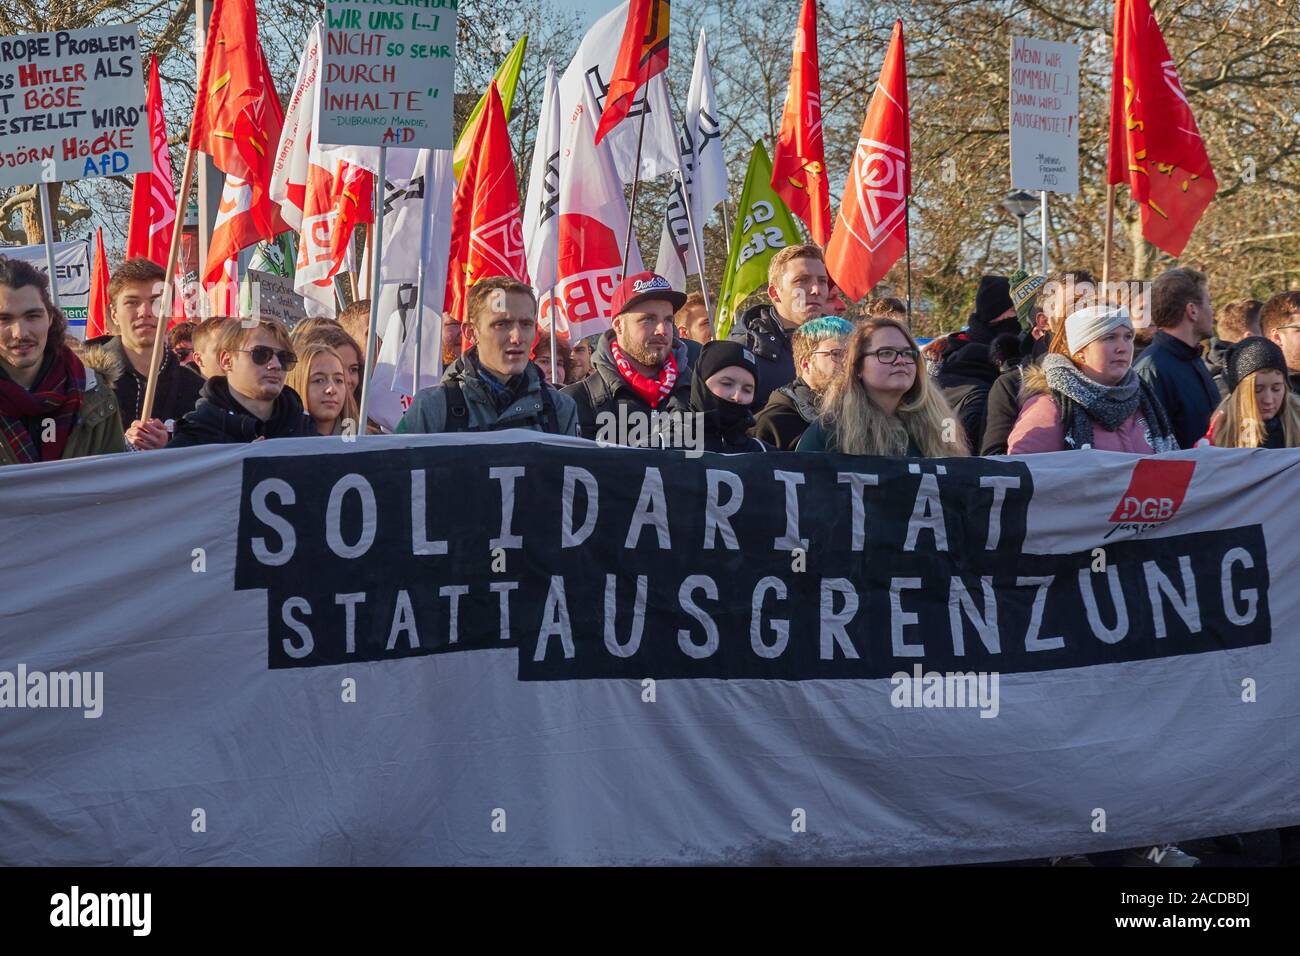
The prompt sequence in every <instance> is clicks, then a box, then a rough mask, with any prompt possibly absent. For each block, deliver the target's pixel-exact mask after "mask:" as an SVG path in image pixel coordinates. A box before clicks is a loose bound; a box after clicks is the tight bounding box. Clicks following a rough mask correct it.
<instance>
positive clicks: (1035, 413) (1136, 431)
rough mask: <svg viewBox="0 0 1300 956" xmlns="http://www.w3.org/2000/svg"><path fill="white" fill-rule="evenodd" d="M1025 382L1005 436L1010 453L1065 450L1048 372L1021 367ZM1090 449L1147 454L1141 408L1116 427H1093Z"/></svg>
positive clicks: (1063, 430)
mask: <svg viewBox="0 0 1300 956" xmlns="http://www.w3.org/2000/svg"><path fill="white" fill-rule="evenodd" d="M1023 376H1024V384H1023V385H1022V386H1021V390H1020V400H1021V410H1020V417H1019V418H1017V419H1016V427H1015V428H1013V429H1011V434H1010V435H1008V436H1007V451H1006V453H1007V454H1009V455H1032V454H1036V453H1038V452H1046V451H1064V450H1065V448H1066V445H1065V425H1064V424H1063V423H1062V422H1061V410H1060V407H1059V406H1058V405H1057V404H1056V398H1055V396H1054V395H1053V394H1052V389H1051V387H1050V386H1049V385H1048V384H1047V373H1046V372H1044V371H1043V370H1042V369H1041V368H1039V367H1038V366H1037V365H1030V366H1027V367H1026V368H1025V369H1024V370H1023ZM1092 447H1093V448H1095V449H1097V450H1099V451H1124V452H1130V453H1132V454H1135V455H1150V454H1151V453H1152V451H1151V445H1150V444H1149V443H1148V442H1147V437H1146V423H1145V422H1143V420H1142V413H1141V411H1140V410H1139V411H1135V412H1134V413H1133V414H1132V415H1130V416H1129V417H1128V418H1127V419H1126V420H1125V422H1124V424H1122V425H1121V426H1120V427H1119V428H1118V429H1116V430H1115V431H1113V432H1112V431H1108V430H1106V429H1105V428H1101V427H1097V428H1095V429H1093V445H1092Z"/></svg>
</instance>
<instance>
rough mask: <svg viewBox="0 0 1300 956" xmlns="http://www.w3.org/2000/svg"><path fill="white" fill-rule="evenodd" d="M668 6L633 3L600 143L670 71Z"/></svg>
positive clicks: (656, 1) (651, 0)
mask: <svg viewBox="0 0 1300 956" xmlns="http://www.w3.org/2000/svg"><path fill="white" fill-rule="evenodd" d="M668 7H669V4H668V0H629V3H628V7H627V26H626V27H624V28H623V42H622V43H621V44H619V48H618V59H617V60H615V61H614V75H613V76H612V77H610V81H609V90H608V91H607V92H606V94H605V111H604V112H603V113H601V115H600V123H599V124H598V125H597V126H596V142H598V143H599V142H600V141H601V140H602V139H604V138H605V134H606V133H608V132H609V131H610V130H612V129H613V128H614V127H615V126H617V125H618V124H619V123H621V122H622V121H623V120H624V119H625V118H626V117H627V114H628V111H629V110H631V108H632V101H633V100H635V99H636V94H637V91H638V90H640V89H641V87H643V86H645V85H646V84H647V83H649V82H650V78H651V77H652V76H656V75H658V74H660V73H662V72H663V71H664V70H666V69H668V12H669V11H668Z"/></svg>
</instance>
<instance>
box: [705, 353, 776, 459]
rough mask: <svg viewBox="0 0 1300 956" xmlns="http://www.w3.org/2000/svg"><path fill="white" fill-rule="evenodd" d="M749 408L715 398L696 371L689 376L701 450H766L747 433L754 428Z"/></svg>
mask: <svg viewBox="0 0 1300 956" xmlns="http://www.w3.org/2000/svg"><path fill="white" fill-rule="evenodd" d="M749 407H750V406H746V405H737V404H736V403H735V402H729V401H725V400H723V399H721V398H718V396H716V395H714V394H713V392H711V391H709V386H708V385H707V384H705V381H704V376H703V375H701V374H700V371H699V370H698V369H696V370H694V371H693V372H692V373H691V411H693V412H695V413H697V414H699V415H700V416H701V417H702V421H703V425H704V450H705V451H717V452H728V453H736V452H749V451H767V450H768V446H767V445H766V444H764V443H763V442H762V441H760V440H759V439H757V438H754V437H752V436H751V435H750V434H749V430H750V429H751V428H753V427H754V416H753V415H751V414H750V413H749Z"/></svg>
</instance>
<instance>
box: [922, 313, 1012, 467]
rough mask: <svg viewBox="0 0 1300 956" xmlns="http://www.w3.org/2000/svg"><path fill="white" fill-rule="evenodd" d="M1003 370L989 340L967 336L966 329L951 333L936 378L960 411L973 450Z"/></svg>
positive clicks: (958, 413) (981, 438) (981, 431)
mask: <svg viewBox="0 0 1300 956" xmlns="http://www.w3.org/2000/svg"><path fill="white" fill-rule="evenodd" d="M1000 374H1001V370H1000V369H999V368H998V366H996V365H995V364H993V360H992V358H991V357H990V355H989V346H988V345H987V344H986V343H984V342H976V341H974V340H972V339H970V338H967V337H966V333H964V332H962V333H958V334H957V335H956V336H950V337H949V340H948V343H947V345H945V347H944V355H943V358H942V364H941V365H940V366H939V371H938V373H937V374H936V375H935V380H936V382H937V384H938V386H939V387H940V388H941V389H943V397H944V398H946V399H947V400H948V404H949V405H951V406H952V409H953V411H955V412H956V413H957V418H958V419H959V420H960V421H961V426H962V428H963V429H965V432H966V437H967V440H968V441H969V442H970V448H971V452H972V453H974V452H975V451H976V450H977V449H978V448H979V447H980V443H981V441H982V440H983V436H984V423H985V417H986V412H987V407H988V397H989V389H991V388H992V387H993V383H994V382H996V381H997V380H998V376H999V375H1000Z"/></svg>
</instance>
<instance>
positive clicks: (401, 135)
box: [316, 0, 457, 149]
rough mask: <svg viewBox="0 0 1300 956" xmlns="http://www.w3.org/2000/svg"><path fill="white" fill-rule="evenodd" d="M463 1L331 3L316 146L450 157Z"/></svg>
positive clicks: (357, 0) (348, 0)
mask: <svg viewBox="0 0 1300 956" xmlns="http://www.w3.org/2000/svg"><path fill="white" fill-rule="evenodd" d="M456 6H457V2H456V0H328V3H327V5H326V8H325V49H324V67H325V69H324V72H323V74H322V77H321V97H320V103H319V112H318V114H317V122H318V126H317V128H316V141H317V142H319V143H321V144H322V145H335V146H405V147H416V148H419V147H427V148H430V149H450V148H451V146H452V139H453V137H452V128H451V126H452V124H451V116H452V113H451V111H452V101H453V94H454V92H455V86H454V79H455V73H456Z"/></svg>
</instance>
